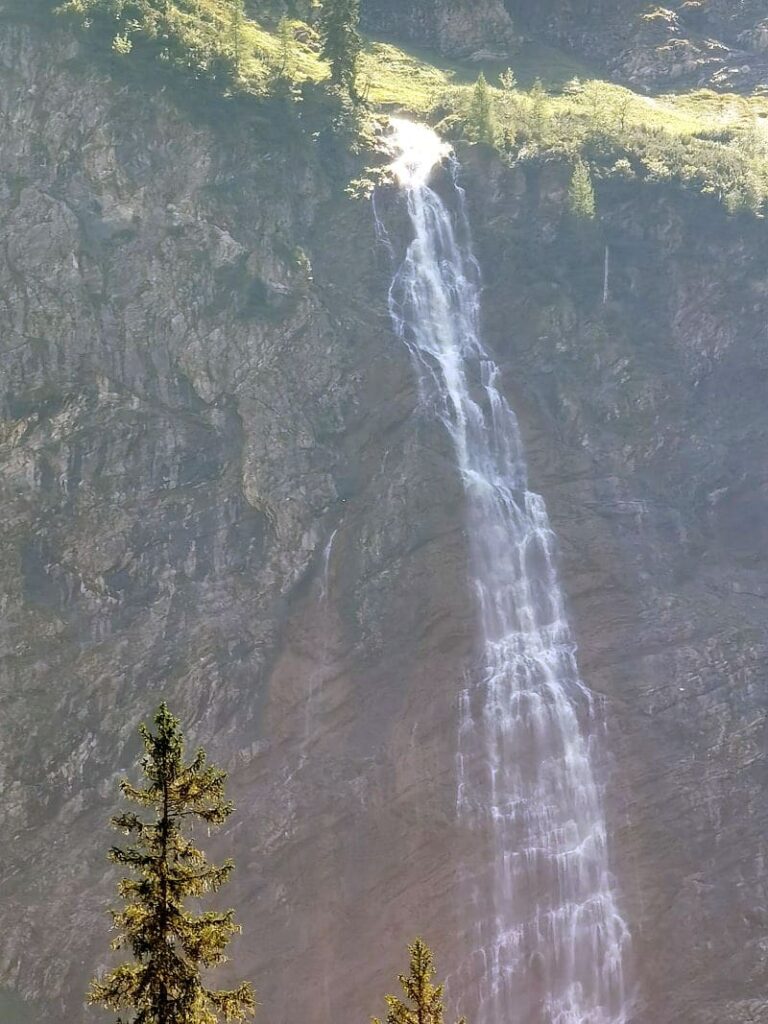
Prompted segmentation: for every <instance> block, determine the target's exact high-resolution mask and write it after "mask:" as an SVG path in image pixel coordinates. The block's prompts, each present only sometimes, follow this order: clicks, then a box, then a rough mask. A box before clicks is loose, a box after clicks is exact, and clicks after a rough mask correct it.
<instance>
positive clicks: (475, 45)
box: [362, 0, 517, 56]
mask: <svg viewBox="0 0 768 1024" xmlns="http://www.w3.org/2000/svg"><path fill="white" fill-rule="evenodd" d="M362 18H363V25H364V26H365V27H366V28H367V29H369V30H370V31H373V32H378V33H383V34H385V35H389V36H393V37H395V38H397V39H399V40H402V41H410V42H416V43H420V44H422V45H427V46H431V47H434V48H435V49H436V50H438V51H439V52H440V53H444V54H449V55H460V56H471V55H472V54H473V53H479V52H485V53H491V54H498V55H501V56H503V55H504V54H506V53H507V52H509V49H510V47H511V46H513V44H514V43H515V42H516V40H517V35H516V33H515V29H514V25H513V23H512V21H511V19H510V17H509V14H508V13H507V11H506V10H505V9H504V4H503V2H502V0H418V2H417V3H412V2H410V0H364V3H363V4H362Z"/></svg>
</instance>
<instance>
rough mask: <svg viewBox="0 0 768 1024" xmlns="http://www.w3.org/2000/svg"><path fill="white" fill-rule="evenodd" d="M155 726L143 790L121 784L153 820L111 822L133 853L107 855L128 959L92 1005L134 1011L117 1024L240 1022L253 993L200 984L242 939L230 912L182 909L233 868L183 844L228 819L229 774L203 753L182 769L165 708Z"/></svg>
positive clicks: (178, 737)
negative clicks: (194, 832)
mask: <svg viewBox="0 0 768 1024" xmlns="http://www.w3.org/2000/svg"><path fill="white" fill-rule="evenodd" d="M154 721H155V731H154V732H152V731H150V729H148V728H147V726H145V725H142V726H141V735H142V739H143V741H144V756H143V757H142V759H141V762H140V763H141V768H142V771H143V774H144V779H143V785H140V786H134V785H133V784H132V783H130V782H129V781H127V780H125V779H124V780H123V781H122V782H121V783H120V789H121V791H122V793H123V796H124V797H126V799H128V800H130V801H132V802H133V803H135V804H138V805H139V808H143V809H145V810H146V811H147V812H149V814H148V815H142V814H140V813H136V812H135V811H133V810H127V811H124V812H123V813H122V814H118V815H117V816H116V817H114V818H113V819H112V824H113V825H114V827H115V828H117V829H119V830H120V831H121V832H124V833H126V834H127V835H129V836H131V837H132V839H131V845H129V846H126V847H117V846H114V847H113V848H112V850H111V851H110V854H109V858H110V860H112V861H113V862H114V863H115V864H119V865H120V866H121V867H124V868H126V869H127V871H128V872H129V875H128V877H127V878H123V879H122V881H121V882H120V883H119V885H118V892H119V894H120V896H121V898H122V900H123V906H122V908H121V909H119V910H112V911H111V914H112V919H113V922H114V927H115V928H116V929H117V931H118V936H117V938H116V939H115V940H114V942H113V943H112V948H113V949H126V948H127V949H129V950H130V951H131V954H132V959H131V960H130V961H129V962H127V963H123V964H121V965H120V966H119V967H116V968H115V969H114V970H112V971H109V972H108V973H107V974H106V975H104V976H102V977H99V978H96V979H95V980H94V981H93V982H92V984H91V989H90V993H89V996H88V1001H89V1003H93V1004H99V1005H101V1006H104V1007H105V1008H106V1009H108V1010H115V1011H123V1010H128V1011H130V1014H131V1016H130V1017H126V1016H123V1015H121V1016H120V1017H118V1021H117V1024H129V1022H130V1024H217V1022H219V1021H242V1020H244V1019H245V1018H246V1017H247V1016H250V1015H252V1014H253V1012H254V1007H255V1003H254V994H253V989H252V988H251V986H250V984H248V983H245V984H242V985H240V986H239V987H238V988H236V989H234V990H232V991H219V990H213V989H209V988H206V987H205V985H204V984H203V981H202V978H201V970H207V969H209V968H211V967H215V966H217V965H218V964H221V963H223V962H224V961H225V960H226V959H227V958H226V956H225V954H224V951H225V949H226V947H227V945H228V943H229V940H230V937H231V936H232V935H233V934H235V933H237V932H239V931H240V928H239V926H238V925H237V924H235V922H234V912H233V911H231V910H225V911H215V910H213V911H212V910H209V911H206V912H204V913H201V914H197V915H195V914H192V913H191V912H190V911H189V910H188V909H187V908H186V907H185V905H184V904H185V900H187V899H189V898H194V899H197V898H199V897H202V896H205V895H206V894H207V893H209V892H212V891H216V890H218V889H219V888H220V886H222V885H223V884H224V883H225V882H226V881H227V879H228V878H229V875H230V874H231V872H232V868H233V864H232V862H231V861H227V862H226V863H224V864H222V865H221V866H220V867H217V866H215V865H213V864H210V863H209V862H208V861H207V860H206V858H205V856H204V854H203V853H201V852H200V850H198V849H196V848H195V846H194V845H193V844H192V841H191V840H190V839H189V838H188V836H187V835H185V832H187V831H189V829H190V826H191V825H192V824H193V823H194V821H195V820H196V819H197V820H199V821H201V822H203V823H204V824H205V825H206V826H208V827H212V826H213V827H215V826H218V825H221V824H222V823H223V822H224V821H225V820H226V819H227V818H228V817H229V815H230V813H231V812H232V805H231V804H230V803H229V802H227V801H226V800H225V798H224V782H225V780H226V774H225V773H224V772H223V771H220V770H219V769H218V768H217V767H216V766H215V765H212V764H209V763H208V761H207V758H206V754H205V752H204V751H203V750H198V751H197V753H196V754H195V755H194V757H193V758H192V760H191V761H186V760H185V758H184V740H183V736H182V734H181V731H180V728H179V722H178V720H177V719H176V718H174V717H173V715H172V714H171V713H170V711H169V710H168V707H167V706H166V705H165V704H161V705H160V708H159V709H158V711H157V714H156V715H155V720H154Z"/></svg>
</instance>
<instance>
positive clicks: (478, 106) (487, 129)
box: [469, 71, 496, 146]
mask: <svg viewBox="0 0 768 1024" xmlns="http://www.w3.org/2000/svg"><path fill="white" fill-rule="evenodd" d="M469 122H470V126H471V129H472V132H473V134H474V137H475V139H476V140H477V141H478V142H487V143H488V144H489V145H491V146H492V145H493V143H494V142H495V141H496V118H495V113H494V109H493V96H492V95H491V90H490V89H489V87H488V82H487V81H486V78H485V75H484V74H483V72H482V71H481V72H480V74H479V75H478V77H477V82H475V88H474V90H473V92H472V102H471V103H470V105H469Z"/></svg>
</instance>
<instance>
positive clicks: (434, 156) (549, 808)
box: [389, 121, 629, 1024]
mask: <svg viewBox="0 0 768 1024" xmlns="http://www.w3.org/2000/svg"><path fill="white" fill-rule="evenodd" d="M391 147H392V154H393V156H394V158H395V159H394V162H393V164H392V170H393V172H394V175H395V177H396V179H397V181H398V183H399V185H400V187H401V188H402V190H403V192H404V193H405V199H406V202H407V209H408V214H409V217H410V222H411V226H412V233H413V240H412V242H411V244H410V246H409V248H408V250H407V253H406V254H405V257H404V259H403V261H402V263H401V264H400V266H399V269H397V271H396V273H395V276H394V280H393V282H392V286H391V290H390V296H389V307H390V313H391V317H392V323H393V325H394V329H395V332H396V334H397V335H398V337H399V338H401V339H402V341H403V342H404V343H405V344H406V345H407V346H408V349H409V350H410V353H411V355H412V357H413V361H414V364H415V366H416V368H417V370H418V374H419V382H420V388H421V396H422V402H423V405H424V407H425V408H426V409H428V410H432V411H433V412H434V414H435V415H436V416H437V417H439V420H440V421H441V422H442V424H443V425H444V427H445V429H446V430H447V431H448V433H449V435H450V437H451V439H452V442H453V448H454V451H455V457H456V462H457V468H458V471H459V473H460V475H461V478H462V480H463V485H464V489H465V494H466V516H467V532H468V538H469V544H470V555H471V573H472V581H471V582H472V589H473V592H474V595H475V598H476V602H477V617H478V624H479V639H480V667H479V669H478V670H477V671H476V672H473V673H472V678H471V680H470V681H469V682H468V683H467V686H466V689H465V691H464V692H463V693H462V694H461V697H460V701H459V728H458V764H457V778H458V787H457V791H458V796H457V813H458V815H459V820H460V823H461V825H462V827H463V828H465V829H466V830H467V831H468V832H470V833H471V834H472V836H473V837H474V839H475V841H477V842H483V843H485V847H484V848H485V850H486V858H485V859H486V860H487V863H484V864H480V865H479V866H478V865H477V864H474V863H473V864H472V865H471V866H469V865H468V866H467V872H466V878H465V881H464V891H463V892H462V894H461V895H462V897H463V898H465V899H466V905H465V906H464V908H463V913H462V915H461V919H462V920H464V921H466V922H467V924H466V930H465V932H464V934H462V935H461V936H459V937H458V939H459V943H460V945H461V946H462V947H463V954H462V957H463V958H462V963H461V965H460V966H459V968H458V969H457V971H456V972H454V974H453V977H452V980H451V990H452V992H453V994H454V996H455V998H457V999H459V1000H461V1002H462V1009H464V1010H466V1011H468V1012H470V1013H471V1015H472V1020H471V1024H625V1022H627V1021H628V1019H629V1018H628V1012H629V1011H628V1009H627V1001H626V997H625V985H624V977H623V975H624V968H623V960H624V957H625V952H626V946H627V944H628V941H629V937H628V931H627V927H626V925H625V923H624V921H623V920H622V917H621V915H620V913H619V911H618V908H617V905H616V900H615V896H614V894H613V890H612V881H611V876H610V873H609V866H608V853H607V836H606V825H605V819H604V815H603V808H602V799H601V793H600V790H599V788H598V785H597V782H596V779H595V774H594V769H593V764H592V757H593V745H594V743H595V740H596V736H597V732H598V721H599V715H598V712H597V709H596V708H595V706H594V701H593V699H592V696H591V694H590V691H589V690H588V689H587V688H586V686H585V685H584V684H583V682H582V681H581V679H580V676H579V672H578V668H577V664H576V651H575V645H574V641H573V637H572V634H571V631H570V628H569V624H568V618H567V613H566V609H565V606H564V599H563V593H562V589H561V587H560V583H559V581H558V574H557V569H556V557H555V538H554V536H553V533H552V529H551V527H550V524H549V520H548V517H547V511H546V508H545V505H544V502H543V500H542V498H541V497H540V496H539V495H538V494H535V493H533V492H532V491H530V490H529V489H528V481H527V467H526V462H525V455H524V452H523V448H522V444H521V438H520V432H519V429H518V424H517V420H516V418H515V414H514V412H513V411H512V409H511V408H510V406H509V404H508V403H507V401H506V399H505V398H504V396H503V394H502V391H501V387H500V376H501V374H500V370H499V367H498V366H497V365H496V363H495V362H494V360H493V359H492V357H491V356H490V354H489V353H488V352H487V350H486V349H485V347H484V345H483V341H482V338H481V332H480V278H479V269H478V265H477V262H476V260H475V257H474V255H473V250H472V243H471V238H470V233H469V226H468V220H467V214H466V208H465V200H464V194H463V192H462V190H461V188H460V187H459V185H458V183H457V180H456V171H457V165H456V163H455V160H453V158H452V157H451V156H450V151H449V149H448V147H446V146H445V145H444V144H443V143H442V142H441V141H440V139H439V138H438V137H437V135H436V134H435V133H434V132H432V131H431V130H430V129H429V128H427V127H424V126H419V125H413V124H411V123H409V122H404V121H393V128H392V137H391ZM446 159H447V160H448V163H449V165H450V168H452V171H453V173H452V175H451V176H450V179H449V181H448V183H447V185H446V188H445V190H444V191H445V192H446V199H445V200H443V199H442V198H441V197H440V195H438V193H437V192H436V191H434V190H433V189H432V188H430V187H429V180H430V176H431V174H432V172H433V171H434V170H435V168H436V166H437V165H438V164H441V163H443V162H444V161H446ZM478 837H480V838H478ZM446 898H448V897H447V896H446Z"/></svg>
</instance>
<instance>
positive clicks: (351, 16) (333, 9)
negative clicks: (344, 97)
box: [320, 0, 363, 97]
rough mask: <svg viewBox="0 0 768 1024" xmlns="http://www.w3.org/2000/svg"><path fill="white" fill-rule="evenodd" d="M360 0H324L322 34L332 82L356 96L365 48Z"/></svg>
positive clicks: (321, 19) (324, 53) (321, 20)
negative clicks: (359, 67) (359, 30)
mask: <svg viewBox="0 0 768 1024" xmlns="http://www.w3.org/2000/svg"><path fill="white" fill-rule="evenodd" d="M359 24H360V0H323V8H322V14H321V16H320V37H321V39H322V44H323V57H324V58H325V59H326V60H327V61H328V63H329V64H330V65H331V84H332V85H335V86H337V87H340V88H343V89H346V90H347V92H348V93H349V94H350V96H352V97H355V96H356V88H355V83H356V80H357V65H358V61H359V58H360V52H361V50H362V48H363V44H362V40H361V38H360V34H359V32H358V26H359Z"/></svg>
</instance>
